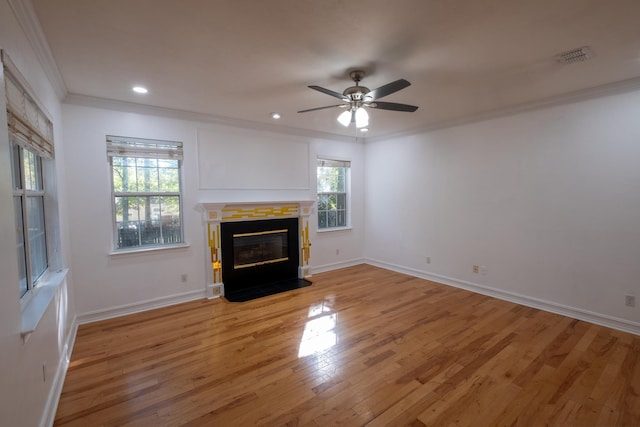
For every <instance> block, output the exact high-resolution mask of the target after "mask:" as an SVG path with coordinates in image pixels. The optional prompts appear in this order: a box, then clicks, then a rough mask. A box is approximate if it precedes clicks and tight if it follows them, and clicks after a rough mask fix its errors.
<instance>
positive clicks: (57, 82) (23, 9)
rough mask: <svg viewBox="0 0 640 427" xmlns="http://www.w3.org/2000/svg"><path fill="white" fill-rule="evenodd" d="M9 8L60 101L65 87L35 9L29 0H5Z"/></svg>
mask: <svg viewBox="0 0 640 427" xmlns="http://www.w3.org/2000/svg"><path fill="white" fill-rule="evenodd" d="M7 3H9V6H10V7H11V9H12V10H13V14H14V16H15V17H16V20H17V21H18V23H19V24H20V26H21V27H22V30H23V31H24V33H25V35H26V37H27V40H28V41H29V44H31V47H32V48H33V50H34V52H35V54H36V58H37V59H38V62H40V65H42V68H43V70H44V73H45V74H46V76H47V78H48V79H49V82H50V83H51V86H53V90H54V91H55V92H56V95H58V99H60V100H62V99H64V97H65V96H66V95H67V86H66V85H65V83H64V79H63V78H62V74H60V70H59V69H58V65H57V64H56V61H55V59H54V58H53V54H52V53H51V49H50V48H49V43H48V42H47V38H46V37H45V35H44V32H43V31H42V27H41V26H40V21H39V20H38V16H37V15H36V12H35V9H34V8H33V4H32V3H31V0H7Z"/></svg>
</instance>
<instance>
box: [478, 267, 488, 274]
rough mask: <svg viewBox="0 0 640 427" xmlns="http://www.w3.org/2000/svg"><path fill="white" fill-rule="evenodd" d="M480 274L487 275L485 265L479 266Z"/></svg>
mask: <svg viewBox="0 0 640 427" xmlns="http://www.w3.org/2000/svg"><path fill="white" fill-rule="evenodd" d="M480 274H482V275H483V276H486V275H487V266H486V265H481V266H480Z"/></svg>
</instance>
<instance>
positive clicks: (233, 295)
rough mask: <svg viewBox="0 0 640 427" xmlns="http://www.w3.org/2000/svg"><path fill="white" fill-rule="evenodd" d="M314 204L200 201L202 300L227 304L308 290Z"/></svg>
mask: <svg viewBox="0 0 640 427" xmlns="http://www.w3.org/2000/svg"><path fill="white" fill-rule="evenodd" d="M313 203H314V202H313V201H296V202H262V203H260V202H247V203H238V202H233V203H202V204H201V206H202V208H203V214H204V220H205V225H206V233H207V246H208V248H209V251H208V252H209V253H208V255H207V262H210V266H211V268H209V269H208V271H209V277H208V283H207V296H208V297H209V298H213V297H216V296H222V295H224V296H225V297H226V298H227V299H228V300H229V301H245V300H247V299H252V298H255V297H256V296H263V295H270V294H272V293H276V292H282V291H284V290H288V289H293V288H299V287H303V286H308V285H310V284H311V282H310V281H308V280H306V279H308V278H310V277H311V266H310V264H309V259H310V253H311V243H310V241H309V218H310V215H311V213H312V210H311V207H312V206H313Z"/></svg>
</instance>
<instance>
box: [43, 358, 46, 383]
mask: <svg viewBox="0 0 640 427" xmlns="http://www.w3.org/2000/svg"><path fill="white" fill-rule="evenodd" d="M42 382H43V383H46V382H47V364H46V363H42Z"/></svg>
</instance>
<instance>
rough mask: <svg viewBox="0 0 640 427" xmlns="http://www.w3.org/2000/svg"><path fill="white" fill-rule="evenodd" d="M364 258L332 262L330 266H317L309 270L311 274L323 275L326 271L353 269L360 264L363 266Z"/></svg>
mask: <svg viewBox="0 0 640 427" xmlns="http://www.w3.org/2000/svg"><path fill="white" fill-rule="evenodd" d="M365 263H366V260H365V259H364V258H356V259H350V260H347V261H340V262H333V263H331V264H324V265H318V266H315V267H312V268H311V273H312V274H318V273H325V272H327V271H333V270H339V269H341V268H347V267H353V266H356V265H360V264H365Z"/></svg>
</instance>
